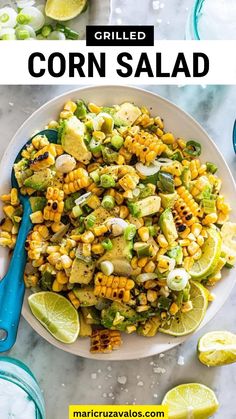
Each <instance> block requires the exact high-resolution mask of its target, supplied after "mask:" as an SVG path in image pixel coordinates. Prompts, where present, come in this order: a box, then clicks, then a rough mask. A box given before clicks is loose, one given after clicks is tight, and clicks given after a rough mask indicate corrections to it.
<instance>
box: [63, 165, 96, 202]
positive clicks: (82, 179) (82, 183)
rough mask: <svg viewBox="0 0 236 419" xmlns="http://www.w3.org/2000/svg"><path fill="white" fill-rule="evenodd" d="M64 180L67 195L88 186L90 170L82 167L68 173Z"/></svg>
mask: <svg viewBox="0 0 236 419" xmlns="http://www.w3.org/2000/svg"><path fill="white" fill-rule="evenodd" d="M64 181H65V184H64V185H63V190H64V192H65V194H67V195H69V194H71V193H74V192H77V191H79V190H80V189H83V188H86V187H87V186H89V184H90V180H89V177H88V172H87V171H86V170H85V169H83V168H82V167H80V168H78V169H76V170H73V171H72V172H70V173H68V174H67V175H66V177H65V179H64Z"/></svg>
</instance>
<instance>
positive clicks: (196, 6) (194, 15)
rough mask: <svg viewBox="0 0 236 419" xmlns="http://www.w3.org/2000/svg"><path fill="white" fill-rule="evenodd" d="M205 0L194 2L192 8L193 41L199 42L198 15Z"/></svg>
mask: <svg viewBox="0 0 236 419" xmlns="http://www.w3.org/2000/svg"><path fill="white" fill-rule="evenodd" d="M204 1H205V0H196V1H195V4H194V6H193V12H192V27H193V35H194V39H196V40H198V41H200V39H201V38H200V34H199V31H198V23H197V21H198V14H199V13H200V11H201V8H202V5H203V3H204Z"/></svg>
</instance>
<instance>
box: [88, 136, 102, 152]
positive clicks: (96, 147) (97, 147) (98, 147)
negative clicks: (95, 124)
mask: <svg viewBox="0 0 236 419" xmlns="http://www.w3.org/2000/svg"><path fill="white" fill-rule="evenodd" d="M89 148H90V151H92V153H95V154H96V153H99V152H100V151H102V144H101V143H100V142H99V141H96V140H95V139H94V138H92V140H91V141H90V143H89Z"/></svg>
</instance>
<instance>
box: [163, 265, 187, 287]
mask: <svg viewBox="0 0 236 419" xmlns="http://www.w3.org/2000/svg"><path fill="white" fill-rule="evenodd" d="M189 278H190V275H189V274H188V272H187V271H186V270H185V269H183V268H177V269H173V271H171V272H170V273H169V274H168V276H167V286H168V288H169V289H170V290H172V291H182V290H183V289H184V288H185V287H186V285H187V284H188V280H189Z"/></svg>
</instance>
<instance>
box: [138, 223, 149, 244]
mask: <svg viewBox="0 0 236 419" xmlns="http://www.w3.org/2000/svg"><path fill="white" fill-rule="evenodd" d="M138 234H139V237H140V239H141V240H142V241H143V242H147V241H148V239H149V237H150V235H149V229H148V227H145V226H144V227H140V228H139V229H138Z"/></svg>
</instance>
